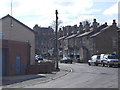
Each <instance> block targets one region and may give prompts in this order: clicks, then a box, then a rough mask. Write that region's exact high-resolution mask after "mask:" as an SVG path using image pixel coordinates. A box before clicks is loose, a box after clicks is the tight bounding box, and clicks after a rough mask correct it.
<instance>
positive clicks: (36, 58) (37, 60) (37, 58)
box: [35, 55, 43, 62]
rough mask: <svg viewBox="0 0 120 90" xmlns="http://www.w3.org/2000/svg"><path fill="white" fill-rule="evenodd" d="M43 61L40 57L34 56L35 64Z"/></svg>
mask: <svg viewBox="0 0 120 90" xmlns="http://www.w3.org/2000/svg"><path fill="white" fill-rule="evenodd" d="M42 60H43V57H42V56H41V55H35V62H40V61H42Z"/></svg>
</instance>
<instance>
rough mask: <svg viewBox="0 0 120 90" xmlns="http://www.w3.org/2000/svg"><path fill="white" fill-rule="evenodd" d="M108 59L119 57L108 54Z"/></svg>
mask: <svg viewBox="0 0 120 90" xmlns="http://www.w3.org/2000/svg"><path fill="white" fill-rule="evenodd" d="M108 59H117V57H116V56H108Z"/></svg>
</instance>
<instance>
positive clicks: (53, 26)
mask: <svg viewBox="0 0 120 90" xmlns="http://www.w3.org/2000/svg"><path fill="white" fill-rule="evenodd" d="M61 23H62V21H61V20H59V21H58V26H59V27H60V24H61ZM55 26H56V21H53V22H52V23H51V26H50V27H51V28H53V29H54V30H55Z"/></svg>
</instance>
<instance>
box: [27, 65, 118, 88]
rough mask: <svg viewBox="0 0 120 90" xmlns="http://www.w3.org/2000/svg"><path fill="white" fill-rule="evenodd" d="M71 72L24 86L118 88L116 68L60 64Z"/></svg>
mask: <svg viewBox="0 0 120 90" xmlns="http://www.w3.org/2000/svg"><path fill="white" fill-rule="evenodd" d="M60 67H62V68H72V72H71V73H69V74H67V75H66V76H64V77H61V78H58V79H55V80H52V81H50V82H46V83H41V84H37V85H34V86H30V87H26V88H118V68H108V67H101V66H88V65H87V64H76V63H74V64H61V65H60Z"/></svg>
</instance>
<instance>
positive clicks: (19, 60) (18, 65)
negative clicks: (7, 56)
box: [16, 56, 21, 75]
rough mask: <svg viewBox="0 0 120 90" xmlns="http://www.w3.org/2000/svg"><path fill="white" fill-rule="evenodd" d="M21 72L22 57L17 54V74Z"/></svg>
mask: <svg viewBox="0 0 120 90" xmlns="http://www.w3.org/2000/svg"><path fill="white" fill-rule="evenodd" d="M20 73H21V57H20V56H16V74H17V75H19V74H20Z"/></svg>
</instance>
